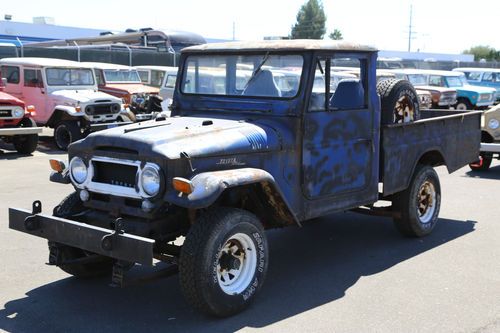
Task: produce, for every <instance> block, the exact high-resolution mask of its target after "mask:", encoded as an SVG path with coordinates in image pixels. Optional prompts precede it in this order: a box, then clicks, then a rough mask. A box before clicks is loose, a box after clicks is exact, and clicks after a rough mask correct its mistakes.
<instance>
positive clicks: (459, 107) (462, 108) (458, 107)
mask: <svg viewBox="0 0 500 333" xmlns="http://www.w3.org/2000/svg"><path fill="white" fill-rule="evenodd" d="M457 110H459V111H465V110H467V105H465V103H458V104H457Z"/></svg>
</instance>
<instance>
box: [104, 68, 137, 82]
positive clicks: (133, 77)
mask: <svg viewBox="0 0 500 333" xmlns="http://www.w3.org/2000/svg"><path fill="white" fill-rule="evenodd" d="M104 79H105V80H106V82H107V83H113V82H119V83H141V82H142V81H141V78H140V76H139V73H137V70H135V69H134V70H128V69H120V70H113V69H105V70H104Z"/></svg>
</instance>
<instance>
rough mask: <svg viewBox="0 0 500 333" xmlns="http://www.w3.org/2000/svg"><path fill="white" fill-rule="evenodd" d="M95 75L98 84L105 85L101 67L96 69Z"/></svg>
mask: <svg viewBox="0 0 500 333" xmlns="http://www.w3.org/2000/svg"><path fill="white" fill-rule="evenodd" d="M95 77H96V80H97V85H103V84H104V78H103V75H102V71H101V70H100V69H96V70H95Z"/></svg>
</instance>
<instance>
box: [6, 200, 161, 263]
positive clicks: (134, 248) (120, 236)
mask: <svg viewBox="0 0 500 333" xmlns="http://www.w3.org/2000/svg"><path fill="white" fill-rule="evenodd" d="M9 228H10V229H13V230H17V231H21V232H24V233H27V234H30V235H33V236H38V237H41V238H45V239H47V240H49V241H53V242H57V243H61V244H65V245H68V246H72V247H76V248H79V249H83V250H86V251H89V252H93V253H97V254H101V255H104V256H107V257H111V258H114V259H118V260H124V261H128V262H134V263H140V264H143V265H150V266H151V265H152V264H153V246H154V243H155V241H154V240H153V239H150V238H145V237H140V236H136V235H132V234H127V233H123V232H120V231H118V232H117V231H115V230H111V229H105V228H100V227H96V226H92V225H89V224H85V223H81V222H76V221H72V220H68V219H64V218H60V217H55V216H49V215H44V214H33V213H32V212H30V211H28V210H25V209H17V208H9Z"/></svg>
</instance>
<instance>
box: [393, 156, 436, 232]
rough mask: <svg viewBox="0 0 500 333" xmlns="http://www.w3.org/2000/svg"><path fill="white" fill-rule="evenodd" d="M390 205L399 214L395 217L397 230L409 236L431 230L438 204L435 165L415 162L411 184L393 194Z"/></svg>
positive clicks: (434, 223) (434, 222)
mask: <svg viewBox="0 0 500 333" xmlns="http://www.w3.org/2000/svg"><path fill="white" fill-rule="evenodd" d="M393 205H394V206H395V209H396V211H399V212H400V214H401V216H400V217H398V218H395V219H394V224H395V226H396V228H397V229H398V230H399V232H401V233H402V234H403V235H405V236H410V237H422V236H426V235H428V234H430V233H431V232H432V230H433V229H434V227H435V226H436V223H437V221H438V215H439V208H440V206H441V185H440V183H439V177H438V175H437V173H436V171H435V170H434V168H432V167H430V166H428V165H417V168H416V170H415V173H414V175H413V178H412V180H411V182H410V186H409V187H408V188H407V189H406V190H404V191H402V192H399V193H397V194H396V195H395V197H394V200H393Z"/></svg>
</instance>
